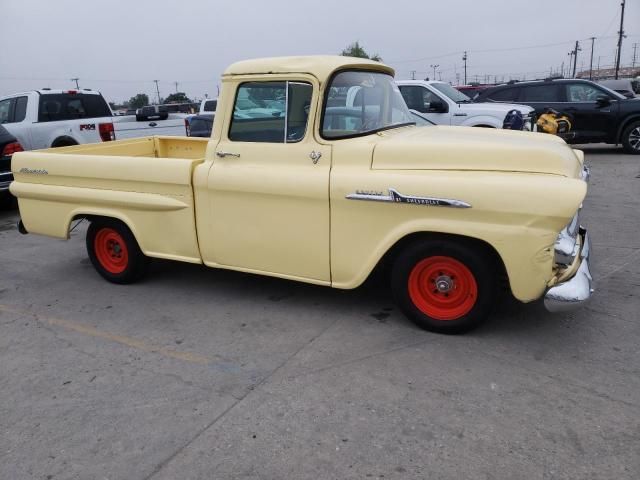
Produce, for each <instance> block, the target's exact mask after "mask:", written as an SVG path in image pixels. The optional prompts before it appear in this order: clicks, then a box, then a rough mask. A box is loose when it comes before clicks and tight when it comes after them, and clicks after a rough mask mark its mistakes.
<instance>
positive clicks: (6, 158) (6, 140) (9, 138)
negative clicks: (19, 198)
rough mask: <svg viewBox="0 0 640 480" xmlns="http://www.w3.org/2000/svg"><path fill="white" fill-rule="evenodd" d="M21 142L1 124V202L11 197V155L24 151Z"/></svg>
mask: <svg viewBox="0 0 640 480" xmlns="http://www.w3.org/2000/svg"><path fill="white" fill-rule="evenodd" d="M22 150H23V148H22V145H20V142H18V140H17V139H16V137H14V136H13V135H11V134H10V133H9V132H8V131H7V129H6V128H4V127H3V126H1V125H0V204H4V203H6V201H7V198H8V197H10V196H11V195H10V193H9V184H11V182H12V181H13V174H12V173H11V157H12V156H13V154H14V153H16V152H22Z"/></svg>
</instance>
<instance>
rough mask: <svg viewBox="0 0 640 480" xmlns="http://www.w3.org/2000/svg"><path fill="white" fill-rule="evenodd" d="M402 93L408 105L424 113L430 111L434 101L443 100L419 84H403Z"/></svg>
mask: <svg viewBox="0 0 640 480" xmlns="http://www.w3.org/2000/svg"><path fill="white" fill-rule="evenodd" d="M400 93H402V97H403V98H404V101H405V102H406V103H407V107H409V108H410V109H412V110H416V111H418V112H422V113H427V112H429V111H430V110H429V109H430V108H431V103H432V102H434V101H435V102H442V100H440V97H438V96H437V95H436V94H434V93H432V92H431V91H430V90H427V89H426V88H424V87H421V86H419V85H403V86H401V87H400Z"/></svg>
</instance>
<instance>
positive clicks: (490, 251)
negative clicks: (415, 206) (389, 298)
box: [374, 231, 508, 283]
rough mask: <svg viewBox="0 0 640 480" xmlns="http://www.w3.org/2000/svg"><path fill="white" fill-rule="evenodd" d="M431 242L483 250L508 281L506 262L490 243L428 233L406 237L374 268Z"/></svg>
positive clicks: (455, 235)
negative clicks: (412, 245)
mask: <svg viewBox="0 0 640 480" xmlns="http://www.w3.org/2000/svg"><path fill="white" fill-rule="evenodd" d="M429 241H446V242H452V243H458V244H461V245H464V246H467V247H473V248H479V249H482V250H483V251H484V252H485V253H486V254H487V255H489V258H491V262H492V264H493V265H494V267H495V268H496V271H497V272H498V273H499V274H500V275H503V276H504V278H506V279H507V280H508V273H507V268H506V266H505V263H504V260H503V259H502V256H501V255H500V253H498V251H497V250H496V249H495V247H494V246H493V245H491V244H490V243H489V242H487V241H485V240H481V239H479V238H476V237H469V236H466V235H460V234H452V233H441V232H428V231H423V232H413V233H409V234H407V235H405V236H404V237H402V238H400V239H398V240H397V241H396V242H395V243H394V244H393V245H391V247H390V248H389V249H388V250H387V251H386V252H385V253H384V254H383V255H382V257H381V258H380V259H379V260H378V263H377V264H376V266H375V267H374V271H375V270H377V269H380V268H385V267H386V266H388V265H391V264H392V263H393V261H394V260H395V259H396V258H397V256H398V255H399V254H400V252H402V251H403V250H404V249H405V248H406V247H408V246H409V245H411V244H413V243H416V242H429ZM507 283H508V282H507Z"/></svg>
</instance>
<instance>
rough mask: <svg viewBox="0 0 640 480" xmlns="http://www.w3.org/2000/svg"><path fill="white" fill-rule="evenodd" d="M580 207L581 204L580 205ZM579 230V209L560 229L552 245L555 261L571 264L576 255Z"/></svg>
mask: <svg viewBox="0 0 640 480" xmlns="http://www.w3.org/2000/svg"><path fill="white" fill-rule="evenodd" d="M580 208H582V206H581V207H580ZM579 232H580V209H578V211H577V212H576V214H575V215H574V216H573V218H572V219H571V221H570V222H569V224H568V225H567V226H566V227H564V228H563V229H562V231H560V233H559V234H558V238H557V239H556V243H555V246H554V251H555V261H556V263H559V264H561V265H571V264H572V263H573V261H574V260H575V258H576V256H577V255H578V251H579V250H580V245H579V244H578V233H579Z"/></svg>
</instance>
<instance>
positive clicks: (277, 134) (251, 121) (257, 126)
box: [229, 81, 313, 143]
mask: <svg viewBox="0 0 640 480" xmlns="http://www.w3.org/2000/svg"><path fill="white" fill-rule="evenodd" d="M312 93H313V87H312V86H311V84H309V83H306V82H289V81H286V82H246V83H242V84H241V85H240V86H239V87H238V91H237V93H236V99H235V104H234V107H233V117H232V119H231V126H230V127H229V140H231V141H234V142H267V143H292V142H298V141H300V140H302V138H303V137H304V135H305V132H306V129H307V123H308V117H309V109H310V107H311V96H312Z"/></svg>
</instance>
